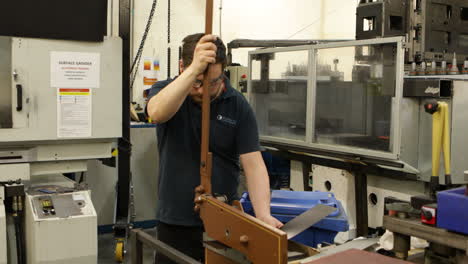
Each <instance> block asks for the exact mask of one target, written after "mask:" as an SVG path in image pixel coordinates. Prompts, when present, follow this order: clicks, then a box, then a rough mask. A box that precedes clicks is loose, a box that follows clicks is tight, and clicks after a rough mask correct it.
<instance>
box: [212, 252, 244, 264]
mask: <svg viewBox="0 0 468 264" xmlns="http://www.w3.org/2000/svg"><path fill="white" fill-rule="evenodd" d="M205 264H238V263H236V262H234V261H232V260H230V259H228V258H226V257H224V256H221V255H219V254H218V253H216V252H214V251H212V250H209V249H208V248H206V249H205Z"/></svg>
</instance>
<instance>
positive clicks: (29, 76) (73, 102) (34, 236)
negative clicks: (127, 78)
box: [0, 37, 122, 263]
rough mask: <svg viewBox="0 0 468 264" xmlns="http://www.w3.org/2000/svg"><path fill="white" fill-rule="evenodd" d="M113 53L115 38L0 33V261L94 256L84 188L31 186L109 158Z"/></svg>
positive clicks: (117, 88) (116, 65) (117, 56)
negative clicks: (95, 39)
mask: <svg viewBox="0 0 468 264" xmlns="http://www.w3.org/2000/svg"><path fill="white" fill-rule="evenodd" d="M121 54H122V41H121V39H120V38H118V37H105V38H104V40H103V41H102V42H78V41H67V40H50V39H32V38H19V37H0V76H1V78H0V91H1V94H2V96H1V98H0V109H1V111H0V263H15V260H16V262H17V263H26V261H27V263H96V262H97V241H96V239H97V237H96V228H97V222H96V213H95V211H94V207H93V205H92V203H91V200H90V196H89V195H90V194H89V192H88V191H87V190H86V189H82V188H81V187H80V185H74V184H71V185H69V186H67V187H66V188H65V187H62V188H59V189H57V188H56V187H53V188H52V187H50V186H49V187H50V188H49V187H47V188H46V187H39V186H44V185H47V184H50V181H49V179H50V177H51V175H57V174H59V175H61V174H63V173H81V172H86V170H87V160H90V159H105V158H111V157H112V150H113V148H114V147H115V146H114V145H115V143H116V139H117V138H119V137H121V135H122V115H121V112H122V109H121V101H122V97H121V94H122V93H121V91H122V83H121V79H120V78H116V77H115V76H120V74H121V72H122V61H121ZM60 177H63V176H60ZM52 185H53V184H52ZM53 186H55V185H53ZM25 192H26V193H27V194H25ZM5 215H6V216H7V217H6V220H5ZM23 217H24V218H25V222H26V226H25V227H23V226H22V224H21V222H23ZM13 222H15V226H16V227H15V229H16V232H10V231H8V232H7V231H6V230H7V229H10V228H7V227H9V226H12V225H13ZM25 238H27V243H25ZM46 238H47V239H46ZM7 241H8V243H7ZM14 241H17V242H16V243H14ZM65 241H66V242H65ZM77 243H79V245H80V246H78V244H77ZM7 244H8V248H9V249H8V251H9V252H8V253H7V254H5V251H6V250H7V248H6V246H5V245H7ZM6 256H8V257H9V259H6V258H5V257H6Z"/></svg>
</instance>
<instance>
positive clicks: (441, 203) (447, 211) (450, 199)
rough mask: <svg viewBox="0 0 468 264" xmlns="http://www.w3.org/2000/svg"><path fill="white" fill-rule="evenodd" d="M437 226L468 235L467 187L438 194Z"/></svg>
mask: <svg viewBox="0 0 468 264" xmlns="http://www.w3.org/2000/svg"><path fill="white" fill-rule="evenodd" d="M437 226H438V227H440V228H444V229H447V230H450V231H455V232H460V233H463V234H467V235H468V196H466V195H465V187H462V188H456V189H452V190H447V191H441V192H438V193H437Z"/></svg>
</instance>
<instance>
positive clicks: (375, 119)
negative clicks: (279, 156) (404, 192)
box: [248, 37, 468, 184]
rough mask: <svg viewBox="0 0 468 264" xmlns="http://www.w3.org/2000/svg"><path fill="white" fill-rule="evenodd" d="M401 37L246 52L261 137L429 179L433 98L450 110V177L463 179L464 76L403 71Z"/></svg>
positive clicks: (268, 141) (271, 142)
mask: <svg viewBox="0 0 468 264" xmlns="http://www.w3.org/2000/svg"><path fill="white" fill-rule="evenodd" d="M405 43H406V42H405V39H404V38H403V37H392V38H380V39H369V40H358V41H348V42H341V43H333V44H319V45H309V46H298V47H290V48H273V49H263V50H257V51H252V52H250V65H249V67H250V75H249V85H248V97H249V100H250V103H251V104H252V107H253V109H254V111H255V114H256V116H257V120H258V125H259V131H260V136H261V140H262V142H263V143H264V144H266V145H276V146H286V147H288V148H292V149H296V150H304V151H306V152H308V153H312V154H316V155H320V156H326V157H332V158H335V159H343V160H355V161H359V162H364V163H368V164H375V165H376V166H379V167H382V168H385V169H388V170H391V171H400V172H404V173H405V174H408V175H413V178H414V179H415V180H421V181H426V182H428V181H429V180H430V178H431V157H432V155H431V128H432V117H431V115H429V114H427V113H425V110H424V104H425V103H427V102H428V100H429V99H432V98H438V99H439V100H443V101H446V102H447V103H448V105H449V109H450V110H449V112H450V122H449V124H450V125H451V129H450V130H449V131H450V133H451V139H452V141H451V147H450V151H451V157H453V158H452V160H451V165H452V183H454V184H462V183H466V182H467V181H468V179H465V177H464V176H463V171H464V169H465V167H466V165H465V164H466V163H465V162H464V160H463V157H466V156H468V153H467V152H468V148H467V144H466V142H465V141H464V137H463V135H464V134H466V131H467V129H466V127H465V126H464V125H463V124H464V123H466V122H462V118H463V116H464V115H465V114H464V113H465V112H466V107H465V106H464V105H466V103H465V102H464V100H466V98H468V97H467V95H466V92H467V91H468V89H467V88H468V87H467V86H468V82H466V80H467V79H468V78H467V77H468V75H450V76H449V75H445V76H405V74H404V66H405V62H404V55H405V48H404V47H405ZM441 175H443V173H441ZM443 182H444V181H441V182H440V183H443Z"/></svg>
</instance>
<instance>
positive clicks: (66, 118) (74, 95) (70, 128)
mask: <svg viewBox="0 0 468 264" xmlns="http://www.w3.org/2000/svg"><path fill="white" fill-rule="evenodd" d="M91 106H92V104H91V89H68V88H66V89H65V88H59V89H57V135H58V137H61V138H64V137H67V138H68V137H90V136H91V123H92V122H91V121H92V120H91V116H92V111H91Z"/></svg>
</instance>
